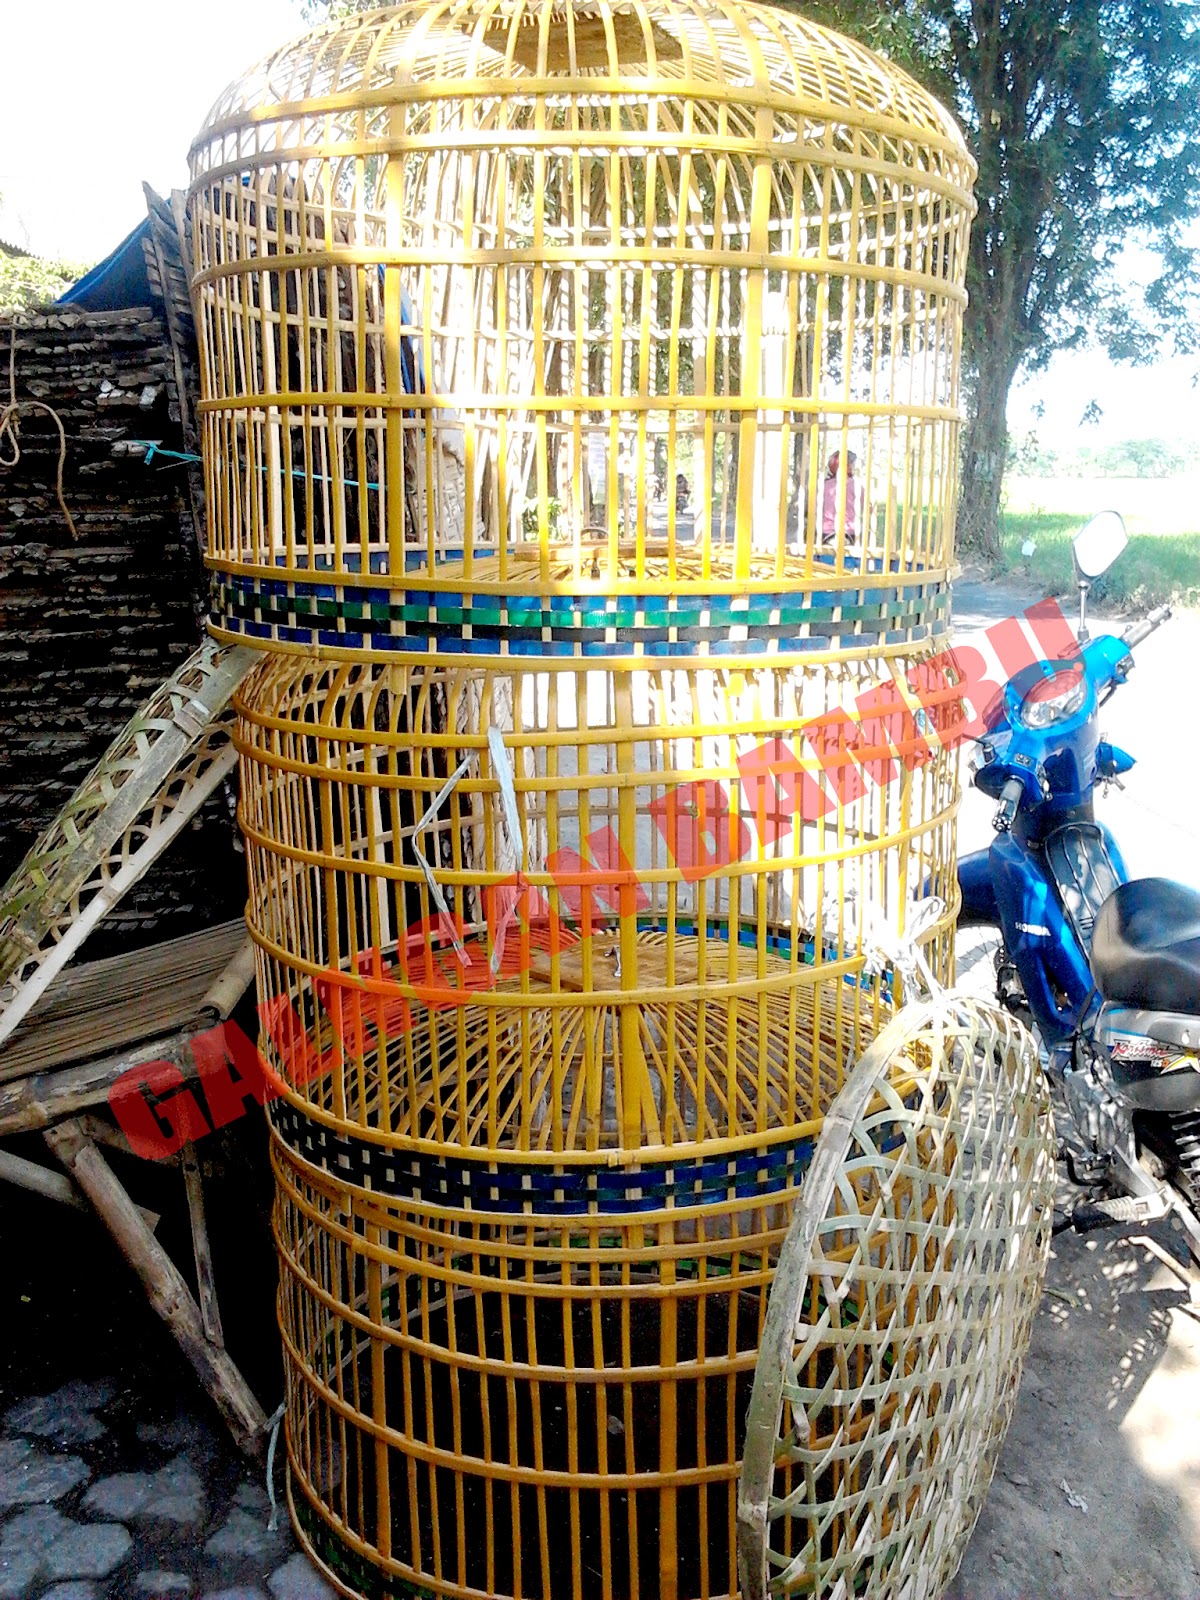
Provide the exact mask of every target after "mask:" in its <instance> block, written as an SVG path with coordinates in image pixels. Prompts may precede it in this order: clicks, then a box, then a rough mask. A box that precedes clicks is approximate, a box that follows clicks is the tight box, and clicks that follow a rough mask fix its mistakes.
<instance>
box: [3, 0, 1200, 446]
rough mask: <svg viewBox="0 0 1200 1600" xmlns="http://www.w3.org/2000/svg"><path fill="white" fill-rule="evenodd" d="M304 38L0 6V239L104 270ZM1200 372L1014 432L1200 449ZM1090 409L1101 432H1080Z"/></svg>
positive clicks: (258, 15)
mask: <svg viewBox="0 0 1200 1600" xmlns="http://www.w3.org/2000/svg"><path fill="white" fill-rule="evenodd" d="M303 29H304V23H303V20H302V18H301V16H300V9H299V4H298V0H55V4H54V6H53V8H52V10H51V11H50V12H49V13H47V12H44V11H43V10H42V9H41V5H40V4H38V3H36V0H0V196H2V197H3V199H2V202H0V236H4V237H7V238H8V239H10V240H11V241H12V242H13V243H16V244H20V245H23V246H25V247H26V248H29V249H32V250H33V251H35V252H36V253H37V254H39V255H45V256H51V257H60V258H65V259H68V260H69V259H81V260H84V261H91V260H98V259H99V258H100V257H102V256H104V255H107V254H108V252H109V251H110V250H111V249H112V248H113V247H114V246H115V245H116V244H117V243H118V242H119V241H120V240H121V239H122V238H123V237H124V235H125V234H126V233H128V232H129V230H130V229H131V228H133V227H134V226H136V224H137V223H138V222H140V221H141V219H142V218H143V217H144V216H145V204H144V201H143V198H142V190H141V184H142V179H143V178H145V179H147V180H148V181H149V182H150V183H151V184H153V186H154V187H155V188H156V189H157V190H158V191H159V193H160V194H165V193H167V191H169V190H170V189H171V188H172V187H183V186H184V184H185V183H186V181H187V151H188V146H189V145H190V143H191V141H192V139H193V138H194V137H195V135H196V134H197V133H198V132H199V130H200V127H201V125H202V124H203V122H204V119H205V116H206V114H207V112H208V110H209V108H210V107H211V105H212V104H213V102H214V101H215V100H216V98H217V96H218V95H219V94H220V92H221V90H222V89H223V88H224V87H225V86H226V84H228V83H230V82H231V81H232V80H233V79H235V78H237V77H239V76H240V75H241V74H242V72H244V71H245V70H246V69H247V68H248V67H250V66H251V65H252V64H253V63H254V62H256V61H257V60H259V59H260V57H262V56H264V55H266V54H267V53H268V52H269V51H271V50H273V49H275V48H276V47H277V46H279V45H281V44H283V43H285V42H286V41H287V40H288V39H290V38H292V37H293V36H294V35H295V34H297V33H300V32H302V31H303ZM1198 370H1200V357H1195V358H1191V359H1187V358H1184V359H1177V360H1163V361H1161V362H1157V363H1155V364H1153V365H1152V366H1150V367H1146V368H1140V369H1134V368H1128V367H1120V368H1117V367H1113V366H1112V364H1111V363H1110V362H1109V361H1108V360H1107V358H1106V357H1105V356H1103V355H1102V354H1099V353H1096V352H1087V353H1083V354H1078V355H1070V356H1062V357H1058V358H1056V360H1055V361H1054V362H1053V363H1052V365H1051V367H1050V369H1049V371H1048V372H1046V373H1045V374H1040V375H1039V376H1038V377H1037V378H1036V379H1034V380H1033V381H1032V382H1030V383H1024V384H1018V385H1017V386H1016V387H1015V388H1014V391H1013V395H1012V399H1011V403H1010V406H1009V421H1010V425H1011V427H1012V429H1013V432H1014V434H1016V435H1018V436H1023V435H1024V434H1025V433H1027V432H1028V431H1029V430H1030V429H1034V430H1036V432H1037V434H1038V437H1039V439H1040V440H1041V441H1042V442H1043V443H1044V444H1045V445H1048V446H1050V447H1051V448H1053V449H1057V450H1069V449H1071V448H1072V447H1073V446H1075V445H1083V444H1089V445H1093V446H1098V445H1103V444H1107V443H1112V442H1116V441H1118V440H1121V439H1129V438H1149V437H1156V436H1165V437H1170V438H1182V439H1194V440H1198V441H1200V388H1196V387H1194V385H1193V379H1194V377H1195V375H1196V373H1197V371H1198ZM1092 401H1094V402H1095V403H1096V404H1097V405H1098V406H1099V407H1100V408H1101V412H1102V416H1101V418H1100V420H1099V421H1098V422H1095V423H1092V424H1090V425H1088V426H1086V427H1081V426H1080V424H1081V419H1082V417H1083V414H1084V412H1085V411H1086V410H1087V408H1088V405H1089V403H1090V402H1092ZM1039 409H1040V412H1041V415H1040V416H1038V415H1037V412H1038V410H1039Z"/></svg>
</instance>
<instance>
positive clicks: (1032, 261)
mask: <svg viewBox="0 0 1200 1600" xmlns="http://www.w3.org/2000/svg"><path fill="white" fill-rule="evenodd" d="M788 3H789V9H793V10H799V11H802V12H803V13H804V14H806V15H810V16H812V17H814V18H815V19H817V20H820V21H824V22H828V23H829V24H830V25H832V26H834V27H837V28H840V29H841V30H842V31H844V32H846V33H849V34H851V35H852V36H855V37H858V38H860V39H861V40H862V41H863V42H864V43H866V44H868V45H871V46H872V47H874V48H876V49H879V50H881V51H882V52H883V53H884V54H886V55H888V56H890V57H892V58H893V59H894V60H895V61H897V62H898V63H899V64H901V65H904V66H905V67H907V68H908V69H909V70H911V71H913V73H914V74H915V76H917V77H918V78H920V79H921V80H922V81H923V82H924V83H925V84H926V85H927V86H928V87H929V88H931V89H932V90H933V91H934V92H935V93H936V94H938V95H939V96H940V97H941V98H942V99H943V100H944V101H945V102H946V103H947V104H948V105H950V106H951V108H952V109H953V110H955V111H956V112H957V114H958V116H959V119H960V121H961V123H962V125H963V128H964V131H965V133H966V136H967V139H968V141H969V143H970V145H971V148H972V151H973V153H974V155H975V158H976V160H977V161H978V163H979V180H978V184H977V189H976V193H977V198H978V201H979V216H978V217H977V219H976V222H975V227H974V230H973V233H972V242H971V255H970V264H969V273H968V288H969V290H970V293H971V303H970V307H969V309H968V312H967V318H966V326H965V334H964V370H965V373H966V380H967V405H968V421H967V430H966V435H965V439H964V447H963V502H962V512H961V526H962V531H963V534H964V536H965V542H966V543H968V544H969V545H973V546H974V547H975V548H977V549H979V550H981V551H982V552H983V553H985V554H989V555H994V554H998V552H999V527H998V523H999V497H1000V486H1001V485H1000V480H1001V476H1002V473H1003V465H1004V458H1005V446H1006V441H1007V427H1006V423H1005V410H1006V406H1007V401H1008V393H1009V389H1010V388H1011V386H1012V383H1013V380H1014V378H1015V377H1016V376H1017V375H1018V374H1019V373H1021V372H1023V371H1030V370H1033V369H1035V368H1037V367H1039V366H1043V365H1044V364H1045V363H1046V361H1047V360H1048V359H1049V358H1050V356H1051V355H1052V354H1053V353H1054V351H1056V350H1061V349H1069V348H1072V347H1078V346H1080V345H1083V344H1086V343H1089V342H1095V341H1098V342H1100V343H1102V344H1103V345H1105V346H1106V347H1107V349H1108V350H1109V352H1110V354H1112V355H1113V356H1114V357H1115V358H1117V359H1122V360H1133V361H1147V360H1150V359H1151V358H1152V357H1153V356H1154V355H1155V354H1156V353H1157V352H1158V350H1159V349H1160V348H1161V346H1162V344H1163V343H1164V342H1167V343H1170V344H1173V345H1174V347H1175V348H1177V349H1195V348H1196V347H1197V333H1198V322H1200V319H1197V316H1196V313H1195V309H1194V300H1195V294H1196V290H1197V288H1198V287H1200V271H1198V268H1200V252H1197V250H1196V249H1195V247H1194V246H1193V245H1191V244H1190V243H1189V227H1190V225H1192V224H1194V223H1195V222H1196V220H1197V217H1198V216H1200V4H1197V0H896V3H895V4H893V5H890V6H887V7H881V6H880V5H879V4H878V0H812V3H810V4H806V3H802V0H788Z"/></svg>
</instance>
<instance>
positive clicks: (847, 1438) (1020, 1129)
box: [738, 993, 1055, 1600]
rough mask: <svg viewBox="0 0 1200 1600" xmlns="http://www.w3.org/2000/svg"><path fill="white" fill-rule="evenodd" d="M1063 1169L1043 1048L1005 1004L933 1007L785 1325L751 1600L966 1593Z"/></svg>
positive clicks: (763, 1425) (882, 1057)
mask: <svg viewBox="0 0 1200 1600" xmlns="http://www.w3.org/2000/svg"><path fill="white" fill-rule="evenodd" d="M898 1076H899V1079H900V1080H901V1081H900V1082H898ZM901 1083H902V1087H901ZM1054 1154H1055V1142H1054V1123H1053V1118H1052V1116H1051V1112H1050V1101H1049V1094H1048V1091H1047V1085H1046V1079H1045V1076H1044V1074H1043V1072H1042V1068H1041V1063H1040V1060H1039V1057H1038V1049H1037V1042H1036V1040H1035V1039H1034V1038H1033V1036H1032V1034H1030V1033H1029V1032H1028V1031H1027V1030H1026V1029H1025V1028H1023V1027H1022V1026H1021V1024H1020V1023H1019V1022H1017V1021H1016V1020H1015V1019H1014V1018H1013V1017H1011V1016H1009V1015H1008V1014H1007V1013H1006V1012H1004V1011H1001V1010H1000V1009H999V1007H997V1006H995V1005H994V1004H991V1003H988V1002H985V1001H980V1000H976V999H974V998H973V997H969V996H964V995H962V994H958V993H949V994H941V995H939V996H937V997H936V998H935V999H933V1000H932V1001H930V1002H929V1003H928V1004H921V1005H911V1006H909V1007H908V1008H907V1009H906V1010H905V1011H903V1012H901V1013H900V1015H899V1016H898V1017H897V1018H896V1020H895V1021H894V1022H893V1023H891V1024H890V1025H889V1027H888V1028H887V1029H885V1030H884V1032H883V1033H882V1034H881V1035H880V1036H879V1038H878V1039H877V1040H876V1041H875V1043H874V1045H873V1046H872V1047H871V1049H870V1050H868V1051H867V1053H866V1054H865V1055H864V1056H863V1058H862V1060H861V1061H860V1062H859V1064H858V1066H857V1067H856V1068H855V1069H854V1071H853V1072H852V1073H851V1075H850V1077H849V1078H848V1079H847V1082H846V1086H845V1088H844V1089H843V1090H842V1092H841V1094H840V1095H839V1096H838V1098H837V1100H836V1101H835V1102H834V1103H833V1105H832V1106H831V1107H830V1109H829V1112H828V1114H827V1117H826V1121H825V1127H824V1130H823V1132H822V1135H821V1139H820V1141H819V1143H818V1146H817V1150H816V1152H815V1154H814V1156H813V1160H812V1164H811V1166H810V1168H809V1172H808V1175H807V1178H806V1180H805V1187H804V1190H803V1192H802V1194H801V1197H800V1201H799V1204H798V1206H797V1208H796V1212H795V1216H794V1220H793V1222H792V1226H791V1228H790V1230H789V1233H788V1237H787V1239H786V1241H785V1243H784V1246H783V1249H782V1251H781V1253H780V1258H779V1265H778V1268H777V1271H776V1275H775V1280H774V1283H773V1284H772V1288H771V1298H770V1303H769V1305H768V1309H767V1315H766V1320H765V1322H764V1326H763V1335H762V1340H761V1345H760V1350H759V1357H758V1365H757V1370H756V1373H755V1380H754V1391H753V1396H752V1399H751V1402H750V1409H749V1412H748V1415H747V1430H746V1449H745V1456H744V1460H743V1467H742V1478H741V1490H740V1494H739V1503H738V1523H739V1532H738V1545H739V1564H740V1572H741V1579H742V1594H743V1596H744V1597H745V1600H767V1597H768V1596H769V1595H770V1596H783V1595H799V1594H803V1595H812V1596H835V1595H851V1594H854V1595H862V1596H866V1597H874V1596H879V1597H880V1600H883V1597H891V1596H894V1595H911V1596H913V1597H914V1600H937V1596H939V1595H940V1594H941V1593H942V1591H943V1589H944V1588H945V1586H946V1585H947V1584H948V1583H949V1581H950V1579H951V1578H952V1577H953V1576H954V1573H955V1572H956V1570H957V1568H958V1564H959V1562H960V1561H961V1559H962V1554H963V1551H964V1549H965V1548H966V1543H967V1540H968V1538H969V1537H970V1534H971V1531H972V1529H973V1528H974V1526H975V1521H976V1518H977V1517H978V1515H979V1512H980V1509H981V1507H982V1505H983V1499H984V1496H985V1494H986V1493H987V1488H988V1484H989V1482H990V1481H991V1476H992V1471H993V1468H994V1466H995V1462H996V1456H997V1454H998V1452H999V1450H1000V1446H1001V1444H1002V1443H1003V1440H1004V1435H1005V1433H1006V1431H1007V1429H1008V1423H1009V1418H1010V1417H1011V1414H1012V1408H1013V1405H1014V1404H1015V1401H1016V1397H1017V1388H1018V1385H1019V1382H1020V1374H1021V1364H1022V1362H1023V1360H1024V1357H1025V1352H1026V1350H1027V1348H1028V1345H1029V1339H1030V1335H1031V1333H1032V1328H1033V1316H1034V1312H1035V1310H1036V1309H1037V1302H1038V1299H1039V1297H1040V1295H1041V1288H1042V1281H1043V1278H1044V1276H1045V1271H1046V1261H1047V1257H1048V1254H1049V1248H1050V1232H1051V1223H1052V1219H1053V1203H1054Z"/></svg>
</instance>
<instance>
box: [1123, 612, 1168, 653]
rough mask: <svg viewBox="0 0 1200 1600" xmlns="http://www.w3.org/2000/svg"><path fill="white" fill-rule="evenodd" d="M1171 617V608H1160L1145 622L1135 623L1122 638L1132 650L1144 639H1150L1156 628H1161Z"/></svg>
mask: <svg viewBox="0 0 1200 1600" xmlns="http://www.w3.org/2000/svg"><path fill="white" fill-rule="evenodd" d="M1170 615H1171V608H1170V606H1159V608H1158V610H1157V611H1152V612H1151V613H1150V615H1149V616H1148V617H1146V618H1145V620H1144V621H1142V622H1135V623H1134V625H1133V627H1132V628H1127V629H1126V630H1125V632H1124V633H1123V634H1122V635H1121V637H1122V638H1123V639H1124V641H1125V643H1126V644H1127V645H1128V646H1129V648H1130V649H1131V650H1132V649H1133V648H1134V646H1135V645H1139V644H1141V642H1142V640H1143V639H1148V638H1149V637H1150V635H1151V634H1152V633H1153V632H1154V630H1155V628H1161V627H1162V625H1163V623H1164V622H1166V621H1167V620H1168V619H1169V617H1170Z"/></svg>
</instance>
